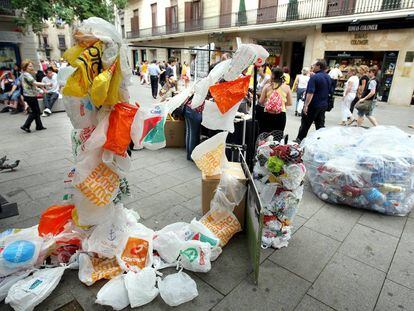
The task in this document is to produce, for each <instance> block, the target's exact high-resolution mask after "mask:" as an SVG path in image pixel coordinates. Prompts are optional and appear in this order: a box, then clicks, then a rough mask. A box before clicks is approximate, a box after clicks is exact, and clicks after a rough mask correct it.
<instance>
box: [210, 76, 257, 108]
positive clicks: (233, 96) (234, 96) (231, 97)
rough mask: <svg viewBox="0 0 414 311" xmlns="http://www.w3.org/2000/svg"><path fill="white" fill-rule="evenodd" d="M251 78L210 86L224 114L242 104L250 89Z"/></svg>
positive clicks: (246, 77)
mask: <svg viewBox="0 0 414 311" xmlns="http://www.w3.org/2000/svg"><path fill="white" fill-rule="evenodd" d="M249 81H250V76H245V77H242V78H238V79H236V80H234V81H230V82H223V83H219V84H215V85H213V86H210V93H211V96H213V98H214V101H215V103H216V105H217V107H218V109H219V110H220V112H221V113H222V114H224V113H226V112H228V111H229V110H230V109H231V108H232V107H233V106H234V105H236V104H237V103H238V102H240V101H241V100H242V99H243V98H244V97H245V96H246V94H247V90H248V89H249Z"/></svg>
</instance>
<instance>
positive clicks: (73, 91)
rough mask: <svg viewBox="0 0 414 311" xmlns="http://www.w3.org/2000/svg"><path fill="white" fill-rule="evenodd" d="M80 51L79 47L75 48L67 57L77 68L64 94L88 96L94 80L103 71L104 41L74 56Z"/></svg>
mask: <svg viewBox="0 0 414 311" xmlns="http://www.w3.org/2000/svg"><path fill="white" fill-rule="evenodd" d="M78 52H79V47H77V48H74V49H73V50H72V51H70V53H68V55H67V57H69V59H70V60H71V62H69V59H68V62H69V64H70V65H71V66H72V67H75V68H77V70H76V71H75V72H74V73H73V74H72V75H71V76H70V77H69V78H68V80H67V82H66V85H65V87H64V89H63V95H66V96H76V97H83V96H86V95H87V93H88V91H89V88H90V87H91V85H92V81H93V80H94V79H95V77H96V76H97V75H99V74H100V73H101V71H102V60H101V59H102V42H101V41H98V42H96V43H95V44H94V45H92V46H90V47H88V48H86V49H84V50H83V51H82V52H81V53H80V54H79V55H78V57H77V58H76V59H75V58H74V56H75V55H76V53H78Z"/></svg>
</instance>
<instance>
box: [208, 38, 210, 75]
mask: <svg viewBox="0 0 414 311" xmlns="http://www.w3.org/2000/svg"><path fill="white" fill-rule="evenodd" d="M210 49H211V43H209V44H208V68H209V69H210V63H211V60H210V59H211V55H210V53H211V50H210Z"/></svg>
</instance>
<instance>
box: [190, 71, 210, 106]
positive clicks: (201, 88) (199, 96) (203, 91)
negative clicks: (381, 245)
mask: <svg viewBox="0 0 414 311" xmlns="http://www.w3.org/2000/svg"><path fill="white" fill-rule="evenodd" d="M213 84H214V83H213V82H212V80H211V78H210V77H209V76H207V77H205V78H203V79H201V80H200V81H198V82H196V84H195V85H194V96H193V99H192V100H191V108H192V109H196V108H197V107H200V106H201V105H202V104H203V103H204V100H205V99H206V96H207V93H208V89H209V88H210V86H212V85H213Z"/></svg>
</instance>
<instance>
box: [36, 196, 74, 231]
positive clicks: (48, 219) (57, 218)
mask: <svg viewBox="0 0 414 311" xmlns="http://www.w3.org/2000/svg"><path fill="white" fill-rule="evenodd" d="M74 208H75V206H74V205H73V204H71V205H52V206H49V207H48V208H47V209H46V210H45V211H44V212H43V213H42V215H41V216H40V221H39V227H38V230H39V235H40V236H43V235H46V234H49V233H50V234H52V235H57V234H59V233H61V232H62V231H63V229H64V227H65V225H66V224H67V223H68V221H70V220H71V219H72V210H73V209H74Z"/></svg>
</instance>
